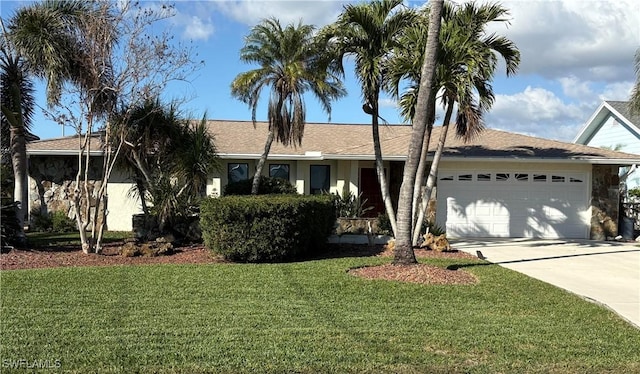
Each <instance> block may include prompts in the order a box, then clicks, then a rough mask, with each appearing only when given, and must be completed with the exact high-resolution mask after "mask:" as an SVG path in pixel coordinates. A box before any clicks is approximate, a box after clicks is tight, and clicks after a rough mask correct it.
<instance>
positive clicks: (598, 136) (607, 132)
mask: <svg viewBox="0 0 640 374" xmlns="http://www.w3.org/2000/svg"><path fill="white" fill-rule="evenodd" d="M586 145H589V146H592V147H607V148H610V149H615V150H619V151H622V152H627V153H637V154H640V138H638V135H637V134H636V133H635V132H634V131H633V130H631V129H629V128H628V127H627V125H625V124H623V123H620V122H618V121H616V119H615V118H614V117H612V116H609V118H608V119H607V120H606V121H605V122H604V123H603V124H602V126H600V128H599V129H598V130H596V132H595V134H593V136H592V137H591V139H589V141H588V142H587V143H586Z"/></svg>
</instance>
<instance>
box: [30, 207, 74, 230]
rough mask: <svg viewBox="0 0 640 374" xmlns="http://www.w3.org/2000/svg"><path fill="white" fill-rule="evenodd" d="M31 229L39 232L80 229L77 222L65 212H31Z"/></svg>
mask: <svg viewBox="0 0 640 374" xmlns="http://www.w3.org/2000/svg"><path fill="white" fill-rule="evenodd" d="M31 230H32V231H39V232H48V231H52V232H74V231H77V230H78V227H77V226H76V222H75V221H74V220H72V219H71V218H69V217H68V216H67V215H66V214H65V213H64V212H62V211H56V212H53V213H41V212H40V211H32V212H31Z"/></svg>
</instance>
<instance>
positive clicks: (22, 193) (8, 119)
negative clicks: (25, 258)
mask: <svg viewBox="0 0 640 374" xmlns="http://www.w3.org/2000/svg"><path fill="white" fill-rule="evenodd" d="M4 35H5V36H6V34H4ZM0 43H1V44H0V69H1V71H0V82H1V83H2V87H0V96H1V97H0V100H1V105H2V116H0V121H1V123H2V148H3V151H4V148H5V147H6V146H7V145H8V149H9V150H10V153H11V162H12V165H13V170H14V191H13V198H14V201H19V202H20V209H19V210H18V212H17V220H18V228H19V231H18V232H17V243H18V244H19V245H20V244H24V239H25V237H24V218H25V213H26V210H27V205H28V204H27V198H28V197H27V188H26V183H27V180H26V178H27V146H26V136H25V133H26V132H28V131H29V128H30V127H31V123H32V122H31V121H32V115H33V108H34V96H33V82H32V81H31V80H30V79H29V77H28V76H27V75H26V69H25V66H24V65H25V61H24V59H22V58H20V56H19V55H17V54H16V53H15V52H14V51H12V50H10V46H9V44H8V41H7V39H6V37H5V38H2V40H0Z"/></svg>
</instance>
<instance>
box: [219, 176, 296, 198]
mask: <svg viewBox="0 0 640 374" xmlns="http://www.w3.org/2000/svg"><path fill="white" fill-rule="evenodd" d="M252 186H253V178H249V179H245V180H241V181H237V182H231V183H229V184H227V185H226V186H225V187H224V191H223V192H222V194H223V195H224V196H229V195H251V187H252ZM297 193H298V191H297V190H296V188H295V187H294V186H293V185H292V184H291V183H289V181H288V180H284V179H282V178H271V177H265V176H264V175H263V176H261V177H260V185H259V187H258V195H270V194H285V195H287V194H289V195H295V194H297Z"/></svg>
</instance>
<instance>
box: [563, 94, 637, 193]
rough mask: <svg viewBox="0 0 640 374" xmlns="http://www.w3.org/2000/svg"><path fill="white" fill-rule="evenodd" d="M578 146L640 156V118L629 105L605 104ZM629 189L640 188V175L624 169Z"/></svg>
mask: <svg viewBox="0 0 640 374" xmlns="http://www.w3.org/2000/svg"><path fill="white" fill-rule="evenodd" d="M573 142H574V143H577V144H584V145H589V146H592V147H603V148H608V149H615V150H618V151H622V152H627V153H635V154H640V116H638V115H631V113H630V112H629V103H628V102H627V101H603V102H602V104H600V106H599V107H598V108H597V109H596V111H595V112H594V113H593V114H592V115H591V117H589V119H588V120H587V122H586V123H585V124H584V125H583V126H582V128H581V129H580V131H579V132H578V135H576V137H575V139H574V140H573ZM639 166H640V165H639ZM627 171H630V173H629V174H628V176H627V177H626V180H625V183H626V187H627V189H633V188H637V187H640V172H638V171H637V169H635V168H633V170H630V169H628V168H627V169H623V170H622V171H621V172H622V173H623V174H625V173H626V172H627Z"/></svg>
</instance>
